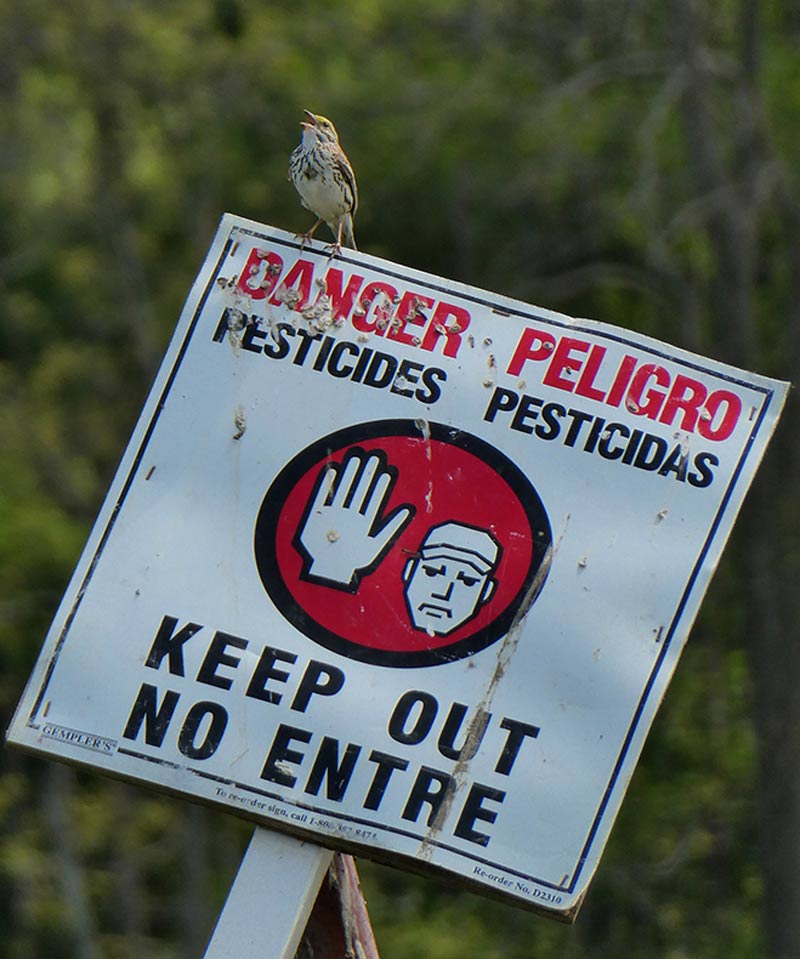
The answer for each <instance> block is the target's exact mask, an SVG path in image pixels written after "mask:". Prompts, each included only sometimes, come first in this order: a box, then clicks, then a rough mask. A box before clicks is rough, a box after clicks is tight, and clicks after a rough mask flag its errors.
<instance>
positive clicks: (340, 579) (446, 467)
mask: <svg viewBox="0 0 800 959" xmlns="http://www.w3.org/2000/svg"><path fill="white" fill-rule="evenodd" d="M785 392H786V384H783V383H778V382H775V381H773V380H769V379H766V378H764V377H761V376H757V375H754V374H750V373H746V372H743V371H741V370H735V369H732V368H730V367H727V366H725V365H723V364H720V363H717V362H714V361H712V360H708V359H705V358H703V357H700V356H696V355H693V354H690V353H687V352H685V351H682V350H678V349H675V348H673V347H670V346H668V345H666V344H664V343H660V342H658V341H655V340H652V339H649V338H647V337H643V336H640V335H638V334H635V333H632V332H629V331H625V330H620V329H617V328H614V327H611V326H607V325H604V324H601V323H597V322H593V321H590V320H579V319H573V318H570V317H566V316H563V315H560V314H556V313H552V312H549V311H546V310H541V309H537V308H535V307H531V306H529V305H527V304H524V303H519V302H517V301H514V300H510V299H507V298H504V297H500V296H496V295H493V294H490V293H486V292H484V291H481V290H476V289H473V288H468V287H465V286H461V285H458V284H454V283H451V282H448V281H446V280H442V279H440V278H438V277H433V276H428V275H426V274H423V273H420V272H417V271H413V270H407V269H404V268H401V267H398V266H397V265H395V264H391V263H386V262H385V261H382V260H379V259H376V258H374V257H370V256H367V255H364V254H360V253H356V252H354V251H345V252H343V253H342V254H341V255H339V256H337V257H335V258H333V259H331V258H330V257H329V255H328V254H327V252H326V251H325V249H324V248H323V247H321V246H319V245H317V244H313V245H307V246H305V247H301V245H300V243H299V242H298V241H297V240H296V238H294V237H292V236H290V235H288V234H285V233H282V232H280V231H278V230H274V229H272V228H270V227H266V226H263V225H261V224H257V223H253V222H250V221H246V220H242V219H240V218H238V217H233V216H226V217H224V218H223V220H222V223H221V225H220V229H219V232H218V234H217V237H216V239H215V241H214V244H213V246H212V248H211V251H210V253H209V256H208V258H207V260H206V263H205V264H204V266H203V269H202V271H201V273H200V275H199V277H198V279H197V281H196V283H195V285H194V288H193V290H192V292H191V294H190V296H189V299H188V301H187V304H186V306H185V308H184V312H183V315H182V318H181V321H180V323H179V324H178V327H177V329H176V332H175V336H174V338H173V341H172V344H171V345H170V347H169V350H168V352H167V355H166V357H165V360H164V363H163V366H162V369H161V372H160V373H159V376H158V379H157V381H156V383H155V385H154V387H153V391H152V393H151V396H150V398H149V400H148V401H147V404H146V406H145V409H144V411H143V413H142V416H141V419H140V421H139V424H138V425H137V428H136V430H135V432H134V435H133V437H132V439H131V442H130V444H129V447H128V450H127V452H126V454H125V457H124V459H123V461H122V463H121V465H120V468H119V471H118V474H117V477H116V479H115V481H114V484H113V486H112V489H111V490H110V492H109V495H108V498H107V501H106V503H105V505H104V507H103V510H102V512H101V514H100V516H99V518H98V520H97V523H96V526H95V528H94V530H93V532H92V535H91V537H90V539H89V542H88V543H87V546H86V549H85V551H84V554H83V556H82V558H81V560H80V562H79V565H78V568H77V569H76V571H75V574H74V576H73V580H72V582H71V583H70V585H69V587H68V589H67V591H66V594H65V596H64V599H63V602H62V604H61V607H60V609H59V611H58V613H57V615H56V618H55V620H54V622H53V625H52V628H51V630H50V633H49V635H48V637H47V640H46V643H45V646H44V649H43V651H42V654H41V657H40V659H39V662H38V663H37V666H36V668H35V671H34V673H33V675H32V677H31V679H30V682H29V684H28V687H27V689H26V691H25V693H24V695H23V698H22V700H21V702H20V705H19V707H18V710H17V714H16V716H15V718H14V721H13V724H12V726H11V729H10V731H9V740H10V741H11V742H12V743H15V744H17V745H20V746H23V747H25V748H28V749H32V750H36V751H38V752H40V753H44V754H47V755H51V756H57V757H59V758H61V759H65V760H67V761H70V762H74V763H80V764H83V765H86V766H90V767H93V768H95V769H98V770H101V771H103V772H106V773H108V774H110V775H114V776H119V777H123V778H126V779H130V780H134V781H138V782H142V783H146V784H150V785H152V786H155V787H157V788H163V789H166V790H169V791H171V792H173V793H179V794H183V795H185V796H187V797H189V798H196V799H199V800H202V801H205V802H210V803H213V804H216V805H218V806H220V807H223V808H225V809H227V810H229V811H233V812H236V813H238V814H240V815H244V816H248V817H250V818H252V819H254V820H256V821H258V822H260V823H262V824H266V825H270V826H274V827H276V828H279V829H283V830H286V831H289V832H292V833H294V834H296V835H299V836H302V837H306V838H312V839H313V840H314V841H316V842H319V843H322V844H324V845H330V846H333V847H337V848H344V849H348V850H351V851H355V852H357V853H358V854H361V855H366V856H374V857H376V858H380V859H382V860H387V861H392V862H396V863H397V864H399V865H403V864H407V865H410V866H413V867H414V868H415V869H427V870H430V871H431V872H433V873H438V874H443V875H447V876H449V877H451V878H456V879H458V880H460V881H462V882H464V883H466V884H468V885H469V886H471V887H472V888H474V889H476V890H479V891H484V892H490V893H493V894H499V895H502V896H505V897H507V898H510V899H512V900H513V901H515V902H516V903H518V904H520V905H524V906H527V907H530V908H536V909H541V910H543V911H545V912H547V913H550V914H553V915H556V916H560V917H562V918H572V917H574V915H575V914H576V912H577V909H578V907H579V905H580V902H581V900H582V898H583V896H584V895H585V892H586V889H587V886H588V883H589V881H590V879H591V876H592V874H593V872H594V870H595V869H596V867H597V864H598V862H599V858H600V854H601V851H602V848H603V845H604V843H605V841H606V839H607V837H608V833H609V830H610V828H611V824H612V822H613V820H614V817H615V815H616V812H617V810H618V808H619V805H620V803H621V801H622V798H623V794H624V791H625V787H626V785H627V782H628V781H629V779H630V776H631V774H632V772H633V768H634V765H635V762H636V759H637V757H638V755H639V753H640V751H641V748H642V745H643V742H644V738H645V736H646V733H647V730H648V728H649V726H650V724H651V722H652V720H653V717H654V715H655V712H656V709H657V707H658V704H659V702H660V700H661V698H662V696H663V693H664V690H665V689H666V686H667V683H668V682H669V678H670V676H671V674H672V672H673V670H674V668H675V666H676V663H677V660H678V656H679V654H680V651H681V648H682V646H683V644H684V642H685V640H686V637H687V635H688V632H689V629H690V626H691V623H692V621H693V619H694V617H695V615H696V613H697V610H698V607H699V604H700V601H701V598H702V595H703V593H704V591H705V589H706V587H707V585H708V582H709V579H710V577H711V573H712V571H713V569H714V567H715V565H716V563H717V561H718V559H719V556H720V553H721V551H722V548H723V546H724V543H725V540H726V538H727V535H728V533H729V531H730V529H731V526H732V524H733V521H734V518H735V516H736V513H737V511H738V508H739V506H740V504H741V502H742V499H743V497H744V495H745V492H746V489H747V486H748V484H749V483H750V481H751V479H752V477H753V475H754V473H755V470H756V468H757V465H758V462H759V459H760V457H761V455H762V453H763V451H764V448H765V445H766V443H767V441H768V439H769V436H770V434H771V432H772V430H773V428H774V426H775V422H776V420H777V417H778V415H779V413H780V409H781V405H782V403H783V400H784V397H785Z"/></svg>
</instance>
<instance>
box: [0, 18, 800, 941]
mask: <svg viewBox="0 0 800 959" xmlns="http://www.w3.org/2000/svg"><path fill="white" fill-rule="evenodd" d="M799 40H800V11H798V9H797V5H796V4H795V3H794V2H791V3H779V2H777V0H774V2H764V3H759V2H755V0H743V2H733V0H717V2H711V0H667V2H665V3H658V4H656V3H646V2H645V0H607V2H604V3H599V2H596V0H560V2H557V0H473V2H469V3H468V2H466V0H425V2H422V0H405V2H404V3H402V4H400V3H393V2H391V0H339V2H338V3H335V4H320V3H316V2H311V0H293V2H291V3H289V2H286V0H279V2H275V3H264V2H257V0H251V2H247V0H191V2H190V0H138V2H134V0H60V2H58V0H25V2H23V0H4V2H3V3H2V5H0V106H1V109H0V184H1V185H2V191H1V192H0V290H1V292H2V297H1V298H0V397H2V405H1V406H0V715H1V716H2V718H3V720H4V721H5V722H6V723H7V721H8V719H9V718H10V715H11V712H12V710H13V707H14V705H15V703H16V701H17V699H18V697H19V695H20V693H21V690H22V687H23V684H24V681H25V679H26V677H27V675H28V672H29V670H30V668H31V667H32V665H33V662H34V660H35V657H36V654H37V652H38V650H39V647H40V644H41V641H42V639H43V637H44V634H45V632H46V629H47V627H48V625H49V621H50V618H51V617H52V614H53V612H54V610H55V607H56V604H57V602H58V600H59V598H60V595H61V592H62V591H63V589H64V587H65V585H66V583H67V580H68V578H69V575H70V573H71V570H72V567H73V565H74V563H75V561H76V559H77V557H78V554H79V552H80V550H81V548H82V545H83V542H84V540H85V537H86V535H87V533H88V530H89V526H90V524H91V522H92V520H93V518H94V515H95V513H96V510H97V509H98V507H99V504H100V502H101V500H102V497H103V495H104V493H105V490H106V488H107V485H108V483H109V481H110V478H111V475H112V473H113V470H114V468H115V466H116V463H117V461H118V459H119V457H120V455H121V452H122V449H123V447H124V445H125V442H126V440H127V437H128V434H129V431H130V429H131V427H132V425H133V423H134V422H135V419H136V417H137V415H138V412H139V409H140V407H141V404H142V402H143V400H144V398H145V396H146V393H147V390H148V388H149V384H150V382H151V379H152V377H153V375H154V372H155V369H156V367H157V364H158V362H159V360H160V356H161V353H162V351H163V348H164V346H165V345H166V341H167V339H168V337H169V335H170V333H171V331H172V328H173V325H174V323H175V321H176V318H177V316H178V313H179V310H180V306H181V303H182V301H183V298H184V297H185V295H186V292H187V291H188V288H189V285H190V284H191V281H192V279H193V277H194V275H195V273H196V272H197V269H198V267H199V265H200V262H201V260H202V256H203V253H204V251H205V248H206V247H207V245H208V243H209V242H210V239H211V237H212V235H213V232H214V229H215V227H216V223H217V221H218V219H219V216H220V215H221V214H222V212H224V211H232V212H235V213H239V214H242V215H244V216H248V217H252V218H254V219H258V220H261V221H264V222H268V223H272V224H274V225H276V226H280V227H283V228H285V229H288V230H293V231H301V230H304V229H306V228H307V227H308V226H310V221H309V215H308V214H307V213H306V211H304V210H302V209H301V208H300V206H299V203H298V199H297V197H296V195H295V194H294V192H293V190H292V188H291V186H290V184H289V183H288V181H287V158H288V154H289V153H290V151H291V149H292V148H293V147H294V146H295V144H296V142H297V141H298V136H299V126H298V124H299V120H300V118H301V116H302V109H303V108H305V107H308V108H310V109H312V110H314V111H315V112H321V113H324V114H326V115H328V116H331V117H332V118H334V120H335V122H336V124H337V127H338V128H339V131H340V134H341V137H342V142H343V145H344V146H345V149H346V150H347V152H348V155H349V156H350V159H351V161H352V162H353V164H354V166H355V168H356V171H357V174H358V180H359V187H360V193H361V207H360V210H359V215H358V218H357V222H356V235H357V238H358V240H359V245H360V246H361V248H362V249H364V250H366V251H368V252H370V253H373V254H376V255H379V256H385V257H388V258H391V259H393V260H396V261H398V262H400V263H404V264H406V265H409V266H413V267H419V268H421V269H424V270H427V271H429V272H434V273H439V274H442V275H445V276H448V277H452V278H454V279H458V280H463V281H465V282H468V283H472V284H475V285H478V286H481V287H484V288H487V289H492V290H496V291H498V292H502V293H505V294H508V295H512V296H517V297H520V298H522V299H526V300H528V301H531V302H534V303H539V304H541V305H543V306H549V307H553V308H556V309H560V310H563V311H565V312H569V313H572V314H576V315H588V316H592V317H595V318H598V319H602V320H605V321H608V322H612V323H615V324H618V325H621V326H626V327H630V328H632V329H636V330H638V331H641V332H644V333H648V334H652V335H655V336H658V337H660V338H663V339H666V340H669V341H670V342H674V343H678V344H681V345H685V346H688V347H689V348H693V349H698V350H701V351H703V352H705V353H707V354H709V355H713V356H717V357H719V358H721V359H724V360H727V361H731V362H735V363H737V364H739V365H742V366H746V367H748V368H755V369H758V370H759V371H760V372H763V373H768V374H773V375H777V376H781V377H782V378H785V379H791V378H792V375H793V373H795V371H796V364H797V361H798V357H800V348H799V347H798V343H799V342H800V333H798V314H797V305H798V296H797V293H798V282H800V280H799V279H798V278H799V277H800V263H799V262H798V257H799V256H800V242H798V240H799V239H800V204H798V190H797V187H798V184H797V174H796V171H797V170H798V168H800V167H799V166H798V159H799V158H798V152H800V139H798V137H797V135H796V131H797V129H798V125H799V123H800V59H799V58H798V41H799ZM794 404H795V400H794V398H793V399H792V406H791V408H790V411H789V412H788V413H787V416H786V417H785V418H784V423H783V426H782V430H781V431H779V436H778V438H777V439H776V442H775V444H774V447H775V448H774V451H773V452H772V453H771V454H770V457H771V458H770V460H769V461H768V463H767V464H766V465H765V470H764V472H763V475H762V476H761V477H759V480H758V483H759V484H760V491H756V492H754V496H755V497H756V500H755V505H754V504H753V503H748V507H747V509H746V510H745V515H744V516H743V518H742V522H741V524H740V527H741V528H740V529H739V530H738V532H737V535H736V536H735V538H734V542H733V544H732V546H731V547H730V549H729V550H728V552H727V554H726V557H725V559H724V561H723V564H722V566H721V568H720V570H719V572H718V574H717V576H716V578H715V581H714V584H713V588H712V590H711V592H710V595H709V597H708V600H707V602H706V604H705V606H704V609H703V612H702V614H701V617H700V620H699V622H698V624H697V625H696V627H695V630H694V633H693V636H692V638H691V641H690V644H689V646H688V648H687V651H686V653H685V655H684V657H683V660H682V662H681V665H680V668H679V670H678V673H677V677H676V679H675V681H674V684H673V686H672V687H671V688H670V691H669V694H668V697H667V700H666V702H665V704H664V707H663V709H662V711H661V713H660V714H659V717H658V719H657V722H656V725H655V728H654V731H653V733H652V735H651V737H650V740H649V741H648V745H647V747H646V751H645V755H644V758H643V760H642V763H641V765H640V767H639V769H638V771H637V773H636V775H635V777H634V780H633V783H632V786H631V789H630V793H629V796H628V799H627V800H626V803H625V805H624V806H623V811H622V813H621V815H620V818H619V821H618V823H617V825H616V827H615V831H614V833H613V836H612V840H611V843H610V845H609V848H608V850H607V853H606V855H605V858H604V860H603V862H602V864H601V867H600V870H599V873H598V876H597V878H596V880H595V883H594V885H593V887H592V889H591V891H590V893H589V897H588V901H587V904H586V906H585V907H584V911H583V913H582V914H581V917H580V919H579V921H578V923H577V925H576V926H575V927H574V928H567V927H563V926H560V925H558V924H556V923H552V922H549V921H547V920H545V919H542V918H538V917H535V916H532V915H529V914H527V913H524V912H521V911H518V910H514V909H512V908H510V907H506V906H503V905H498V904H496V903H492V902H489V901H485V900H482V899H479V898H477V897H475V896H472V895H467V894H464V893H461V892H458V891H455V890H453V889H451V888H448V886H447V885H446V884H442V883H434V882H432V881H426V880H421V879H418V878H414V877H410V876H407V875H405V874H403V873H400V872H396V871H393V870H390V869H386V868H383V867H377V866H373V865H371V864H369V863H363V864H360V869H361V873H362V878H363V881H364V886H365V890H366V893H367V896H368V900H369V905H370V912H371V915H372V919H373V924H374V927H375V930H376V935H377V938H378V943H379V946H380V948H381V951H382V954H383V956H384V957H385V959H411V957H417V956H420V955H424V956H429V957H431V959H470V957H481V959H495V957H497V959H500V957H502V959H555V957H559V959H610V957H612V956H613V957H617V956H620V955H624V956H626V957H627V959H645V957H647V959H652V957H656V956H658V957H661V959H711V957H719V956H725V957H727V959H754V957H755V959H757V957H762V956H764V957H766V956H769V957H770V959H798V957H800V934H798V933H796V932H795V933H793V932H792V931H791V930H790V931H789V932H786V931H785V930H783V929H782V928H779V927H781V924H786V923H789V925H791V921H792V920H791V915H792V914H800V894H799V893H800V891H798V890H797V888H796V886H795V887H794V888H793V887H791V884H790V883H789V882H788V880H787V878H786V877H787V876H789V875H790V872H791V870H790V869H784V870H783V872H781V865H780V863H779V862H778V861H777V860H776V859H775V857H773V856H771V855H770V854H769V850H770V849H775V848H779V849H780V848H783V849H785V850H786V851H787V856H789V855H794V853H797V852H798V850H800V844H798V833H800V822H798V819H800V812H798V807H800V801H798V796H800V791H798V788H797V784H796V777H797V773H796V771H795V769H794V766H795V765H797V753H796V752H795V751H794V748H793V747H794V746H796V745H797V744H798V741H799V740H798V734H797V729H798V724H797V723H796V721H795V719H796V717H795V714H794V712H793V709H794V707H793V706H792V705H791V703H792V701H793V697H792V693H793V690H794V684H795V679H796V677H797V676H798V675H799V674H800V670H798V669H797V668H795V667H796V666H797V665H798V664H797V663H796V662H795V660H794V659H792V658H791V655H790V654H789V653H788V652H787V653H786V656H789V658H788V659H785V660H784V659H781V657H783V656H784V652H783V650H784V647H783V645H781V644H782V643H785V644H786V649H789V648H793V647H794V646H795V645H800V644H797V643H796V640H797V627H796V624H797V622H798V621H800V620H799V618H798V617H797V616H796V615H795V614H797V613H798V612H799V611H798V610H797V608H796V604H797V599H796V598H795V596H794V593H796V592H797V589H796V583H797V572H798V564H800V544H798V540H797V529H798V526H800V524H798V522H797V520H798V516H797V512H798V505H797V504H798V502H800V496H798V482H797V478H798V456H797V450H796V447H797V437H796V427H797V421H796V410H795V409H794ZM759 503H767V504H768V505H769V508H768V509H766V508H765V509H758V504H759ZM776 530H777V531H780V530H782V531H783V533H782V534H781V535H778V532H776ZM753 537H755V538H753ZM754 543H756V544H760V546H759V549H760V552H759V553H758V555H759V557H760V559H759V562H760V564H761V565H760V566H759V567H758V569H759V570H761V573H762V574H763V576H764V577H767V578H768V582H766V583H761V581H759V580H758V577H757V576H755V574H754V572H753V564H752V558H753V551H754ZM765 564H766V565H765ZM770 564H771V565H770ZM775 569H777V570H779V571H780V572H779V573H775V575H772V574H771V573H770V572H769V570H775ZM780 577H783V579H780ZM770 584H777V585H775V586H774V588H775V589H778V586H780V596H781V597H782V599H781V603H784V604H786V605H785V608H784V606H776V605H775V603H770V594H769V589H770V588H771V586H770ZM793 586H794V589H792V587H793ZM759 590H760V592H759ZM759 610H760V611H761V612H760V613H759ZM765 610H766V611H767V613H770V612H772V613H774V616H775V618H776V622H775V623H773V624H772V625H771V626H770V629H771V630H772V632H769V631H767V627H766V625H765V623H766V618H768V617H766V618H765V615H764V611H765ZM786 623H788V624H789V626H788V627H786V626H785V624H786ZM767 625H769V624H767ZM762 632H763V634H764V637H766V639H764V638H763V637H762V638H761V639H759V638H758V637H759V636H760V635H761V633H762ZM770 637H773V640H770ZM779 640H780V641H779ZM767 641H772V642H773V645H772V646H768V647H765V643H766V642H767ZM765 648H767V649H768V650H770V652H769V655H768V656H766V657H765V656H764V649H765ZM769 668H771V669H772V670H774V669H776V668H777V670H778V674H777V675H774V674H773V673H772V672H770V671H769ZM776 742H777V743H779V744H780V745H781V747H782V748H778V749H773V746H774V744H775V743H776ZM770 760H773V761H772V762H770ZM781 764H782V765H781ZM0 773H2V777H1V778H0V959H6V957H8V959H40V957H41V959H44V957H48V959H49V957H53V959H61V957H63V959H72V957H79V959H84V957H91V959H94V957H109V959H116V957H128V956H130V957H133V956H140V955H147V956H151V957H156V959H159V957H164V959H167V957H170V959H171V957H187V959H188V957H192V956H198V957H199V956H200V955H201V954H202V951H203V947H204V944H205V940H206V938H207V936H208V934H209V932H210V929H211V927H212V925H213V922H214V918H215V915H216V912H217V910H218V908H219V905H220V903H221V901H222V899H223V898H224V894H225V891H226V889H227V887H228V884H229V882H230V879H231V877H232V875H233V872H234V871H235V868H236V865H237V863H238V860H239V858H240V855H241V851H242V849H243V847H244V844H245V842H246V839H247V836H248V834H249V831H250V827H249V826H247V825H246V824H243V823H239V822H237V821H235V820H232V819H230V818H229V817H224V816H218V815H214V814H212V813H210V812H208V811H206V810H202V809H198V808H194V807H190V806H188V805H186V804H184V803H180V802H177V801H173V800H168V799H165V798H163V797H159V796H157V795H155V794H149V793H147V792H145V791H142V790H137V789H135V788H133V787H126V786H122V785H120V784H116V783H108V782H105V781H103V780H101V779H99V778H98V777H94V776H90V775H86V774H77V773H75V772H73V771H72V770H70V769H68V768H66V767H56V766H51V765H49V764H45V763H41V762H38V761H35V760H32V759H30V758H27V757H23V756H21V755H18V754H14V753H10V752H9V751H8V750H4V751H3V752H2V753H0ZM793 861H794V863H795V864H796V858H795V859H794V860H793ZM791 864H792V861H791V860H790V862H789V865H790V866H791ZM794 871H795V872H796V871H798V870H796V869H795V870H794ZM775 890H778V892H779V893H780V896H779V897H778V898H777V899H776V896H775ZM781 897H783V898H781ZM771 904H772V905H771ZM787 916H789V917H790V918H789V919H787V918H786V917H787ZM781 917H783V918H781ZM793 936H794V938H792V937H793ZM792 942H794V943H795V946H792V945H791V943H792ZM787 943H789V945H787ZM795 947H796V951H794V948H795ZM264 954H265V955H268V954H269V952H268V950H266V951H265V953H264Z"/></svg>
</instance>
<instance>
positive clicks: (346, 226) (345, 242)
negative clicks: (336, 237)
mask: <svg viewBox="0 0 800 959" xmlns="http://www.w3.org/2000/svg"><path fill="white" fill-rule="evenodd" d="M341 225H342V241H341V242H342V246H346V247H349V248H350V249H351V250H357V249H358V247H357V246H356V238H355V236H354V235H353V218H352V216H349V215H348V216H346V217H345V218H344V219H343V220H342V223H341Z"/></svg>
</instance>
